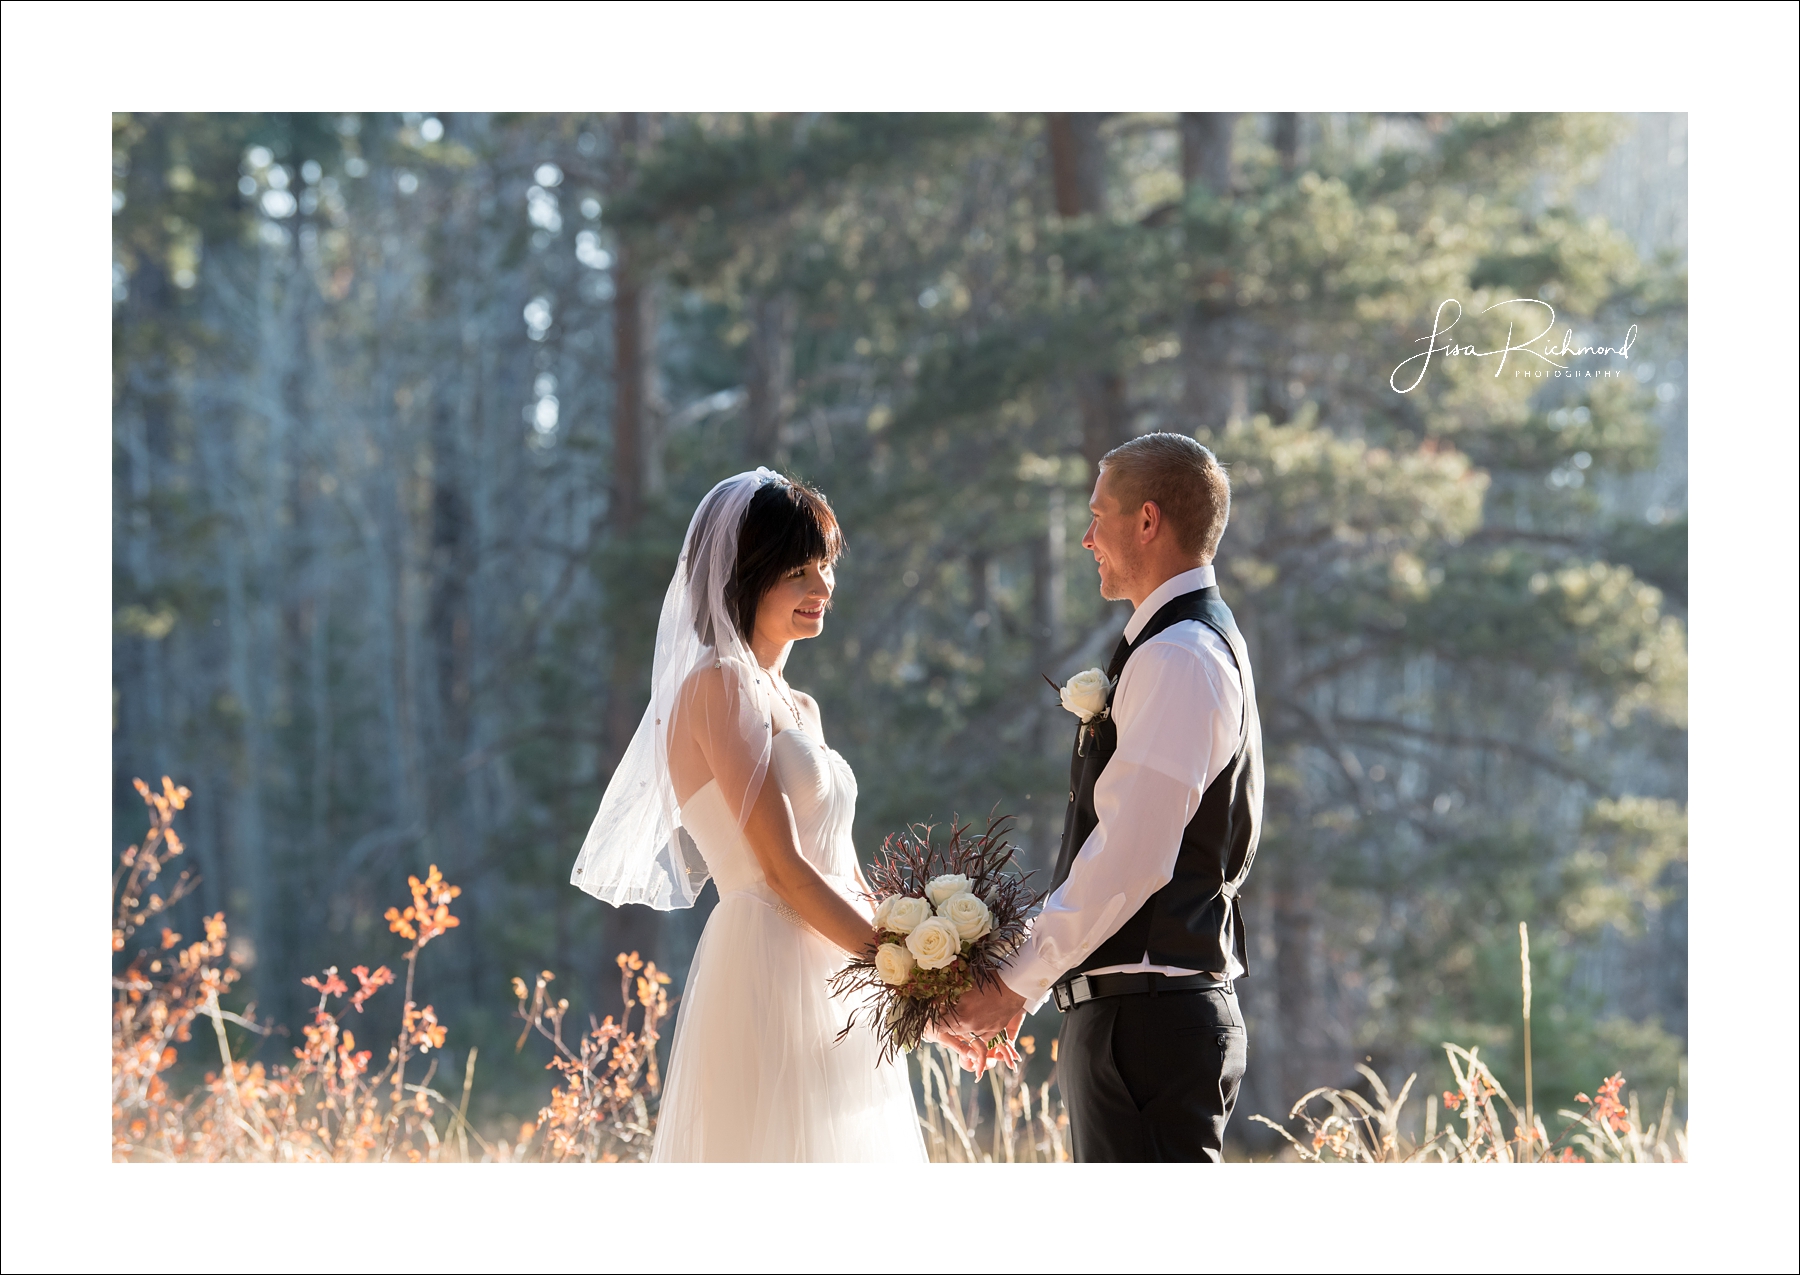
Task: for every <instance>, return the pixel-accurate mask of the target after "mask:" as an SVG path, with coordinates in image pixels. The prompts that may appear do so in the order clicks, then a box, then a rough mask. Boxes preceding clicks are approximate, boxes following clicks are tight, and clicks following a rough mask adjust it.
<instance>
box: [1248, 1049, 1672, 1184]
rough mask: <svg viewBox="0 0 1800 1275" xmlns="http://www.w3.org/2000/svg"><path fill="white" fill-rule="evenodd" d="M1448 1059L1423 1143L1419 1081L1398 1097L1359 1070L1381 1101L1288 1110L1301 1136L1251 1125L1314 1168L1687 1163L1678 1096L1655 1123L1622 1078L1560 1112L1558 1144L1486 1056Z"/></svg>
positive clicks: (1316, 1096) (1321, 1100) (1346, 1097)
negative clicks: (1417, 1107)
mask: <svg viewBox="0 0 1800 1275" xmlns="http://www.w3.org/2000/svg"><path fill="white" fill-rule="evenodd" d="M1444 1053H1445V1056H1446V1057H1448V1058H1449V1060H1450V1069H1451V1071H1452V1073H1454V1075H1455V1076H1456V1083H1457V1087H1456V1088H1455V1089H1446V1090H1445V1091H1444V1094H1443V1097H1442V1099H1441V1100H1440V1099H1438V1098H1437V1097H1436V1096H1435V1095H1433V1096H1431V1097H1428V1098H1426V1100H1425V1130H1424V1136H1423V1137H1421V1138H1420V1139H1418V1140H1417V1141H1414V1140H1412V1139H1410V1138H1408V1137H1407V1136H1406V1135H1404V1134H1403V1133H1402V1132H1401V1131H1400V1113H1401V1110H1402V1108H1404V1107H1405V1105H1406V1099H1407V1096H1408V1095H1409V1094H1410V1092H1411V1090H1412V1087H1413V1083H1414V1081H1415V1080H1417V1079H1418V1077H1417V1075H1416V1073H1415V1074H1414V1075H1411V1076H1408V1077H1407V1078H1406V1083H1405V1084H1403V1085H1401V1086H1400V1092H1399V1093H1398V1094H1396V1095H1393V1096H1390V1095H1389V1093H1388V1089H1387V1086H1386V1085H1384V1084H1383V1083H1382V1081H1381V1077H1379V1076H1377V1075H1376V1074H1375V1073H1374V1071H1372V1070H1370V1069H1369V1068H1368V1067H1364V1066H1360V1065H1359V1066H1358V1067H1357V1070H1358V1071H1360V1072H1361V1073H1362V1074H1363V1076H1364V1078H1365V1079H1367V1080H1368V1082H1369V1086H1370V1088H1371V1089H1372V1090H1373V1091H1374V1095H1375V1100H1374V1101H1373V1102H1371V1101H1369V1100H1368V1099H1367V1098H1364V1097H1363V1096H1362V1095H1361V1094H1359V1093H1356V1092H1355V1091H1354V1090H1349V1089H1335V1088H1321V1089H1315V1090H1313V1091H1312V1092H1311V1093H1309V1094H1307V1095H1306V1096H1305V1097H1303V1098H1302V1099H1300V1101H1299V1102H1297V1103H1295V1104H1294V1106H1293V1108H1292V1110H1290V1111H1289V1112H1288V1122H1289V1123H1290V1124H1291V1123H1293V1122H1294V1121H1298V1122H1299V1123H1300V1125H1301V1131H1300V1136H1299V1137H1296V1136H1295V1135H1294V1133H1292V1132H1290V1131H1289V1130H1288V1128H1286V1127H1284V1126H1283V1125H1281V1124H1277V1123H1276V1122H1275V1121H1273V1120H1271V1119H1269V1118H1268V1117H1267V1116H1261V1115H1258V1116H1252V1117H1251V1119H1253V1120H1256V1121H1259V1122H1260V1123H1262V1124H1265V1125H1268V1126H1269V1127H1270V1128H1271V1129H1273V1130H1275V1131H1276V1132H1277V1133H1279V1134H1280V1135H1281V1136H1282V1137H1283V1138H1286V1139H1287V1140H1288V1142H1289V1143H1290V1144H1291V1146H1292V1148H1293V1151H1294V1153H1295V1154H1296V1155H1298V1157H1299V1158H1300V1159H1301V1160H1303V1161H1306V1162H1308V1163H1312V1164H1333V1163H1336V1164H1397V1163H1417V1162H1421V1161H1423V1162H1436V1163H1447V1164H1495V1163H1498V1164H1542V1163H1561V1164H1582V1163H1604V1162H1611V1163H1627V1164H1651V1163H1661V1164H1668V1163H1679V1162H1682V1161H1685V1160H1686V1159H1687V1130H1686V1128H1685V1127H1683V1126H1682V1125H1681V1124H1679V1123H1678V1122H1677V1121H1676V1119H1675V1091H1674V1090H1673V1089H1671V1090H1669V1091H1668V1093H1667V1094H1666V1095H1665V1096H1664V1098H1663V1104H1662V1113H1661V1115H1660V1116H1659V1117H1658V1119H1657V1120H1656V1121H1654V1122H1653V1123H1651V1124H1648V1125H1646V1124H1645V1123H1644V1122H1643V1119H1642V1116H1641V1115H1640V1113H1639V1110H1638V1098H1637V1095H1636V1094H1635V1093H1632V1094H1628V1095H1627V1096H1626V1099H1625V1101H1624V1102H1621V1101H1620V1099H1619V1095H1620V1091H1621V1090H1622V1089H1623V1088H1624V1084H1625V1078H1624V1076H1622V1075H1619V1074H1618V1073H1616V1072H1615V1073H1614V1074H1613V1075H1612V1076H1610V1077H1608V1078H1607V1079H1606V1080H1605V1081H1603V1082H1601V1084H1600V1086H1599V1087H1598V1088H1597V1089H1596V1090H1595V1096H1594V1097H1593V1098H1589V1097H1588V1096H1587V1095H1586V1094H1576V1095H1575V1102H1576V1103H1577V1104H1581V1106H1582V1108H1583V1109H1580V1110H1577V1109H1571V1108H1565V1109H1562V1110H1560V1111H1558V1112H1557V1115H1558V1116H1559V1117H1561V1118H1562V1120H1563V1127H1562V1129H1561V1131H1560V1132H1558V1133H1557V1134H1556V1136H1554V1137H1552V1136H1551V1135H1550V1132H1549V1131H1548V1130H1547V1129H1546V1128H1545V1127H1544V1121H1543V1119H1542V1118H1541V1117H1538V1116H1536V1115H1535V1114H1534V1115H1533V1116H1531V1117H1530V1118H1529V1119H1528V1118H1527V1116H1526V1114H1525V1113H1524V1112H1522V1111H1520V1110H1519V1108H1518V1107H1517V1106H1516V1105H1514V1103H1513V1100H1512V1098H1511V1097H1509V1096H1508V1095H1507V1092H1506V1090H1505V1088H1504V1087H1503V1086H1502V1085H1501V1084H1500V1082H1499V1080H1498V1079H1496V1078H1495V1076H1494V1073H1493V1072H1492V1071H1490V1070H1489V1069H1488V1066H1487V1064H1486V1063H1484V1062H1482V1061H1481V1059H1480V1058H1479V1057H1478V1053H1479V1051H1478V1050H1474V1049H1464V1048H1462V1047H1461V1046H1460V1045H1452V1044H1448V1043H1446V1044H1445V1045H1444ZM1496 1100H1498V1102H1499V1106H1498V1107H1496V1105H1495V1102H1496ZM1440 1101H1441V1102H1442V1108H1443V1110H1444V1112H1445V1113H1446V1115H1445V1119H1444V1124H1443V1127H1442V1128H1439V1127H1438V1121H1437V1114H1438V1111H1439V1106H1438V1104H1439V1102H1440ZM1315 1104H1318V1106H1317V1107H1315ZM1502 1110H1504V1112H1505V1115H1504V1116H1502V1114H1501V1112H1502ZM1459 1125H1460V1128H1459ZM1508 1129H1510V1130H1511V1132H1510V1133H1509V1132H1508Z"/></svg>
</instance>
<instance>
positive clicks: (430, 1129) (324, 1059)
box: [112, 778, 492, 1161]
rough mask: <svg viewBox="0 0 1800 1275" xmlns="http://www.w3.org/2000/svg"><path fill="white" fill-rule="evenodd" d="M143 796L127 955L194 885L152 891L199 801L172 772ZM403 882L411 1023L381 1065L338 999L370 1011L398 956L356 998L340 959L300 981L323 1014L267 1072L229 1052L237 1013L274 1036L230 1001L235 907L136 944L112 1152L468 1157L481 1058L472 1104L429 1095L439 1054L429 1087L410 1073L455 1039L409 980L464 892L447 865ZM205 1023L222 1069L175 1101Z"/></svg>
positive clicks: (123, 982)
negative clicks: (191, 930)
mask: <svg viewBox="0 0 1800 1275" xmlns="http://www.w3.org/2000/svg"><path fill="white" fill-rule="evenodd" d="M137 790H138V793H139V795H141V796H142V797H143V799H144V803H145V806H146V807H147V808H148V809H149V812H150V830H149V832H148V833H147V834H146V835H145V837H144V840H143V841H142V842H141V843H140V844H138V845H134V846H131V847H129V848H128V849H127V850H126V851H125V852H124V853H123V854H122V855H121V856H120V862H119V868H118V872H117V873H116V875H115V876H114V879H113V894H114V919H113V932H112V946H113V951H114V952H115V953H122V952H124V950H125V947H126V945H127V944H128V943H129V941H130V940H131V939H132V938H133V937H134V936H135V935H136V934H137V932H138V930H139V929H140V928H141V927H142V926H144V925H145V924H146V923H147V922H148V921H149V919H150V918H151V917H153V916H156V915H158V914H160V913H163V912H166V911H167V910H168V908H169V907H170V906H171V905H172V904H174V903H175V902H176V901H177V900H179V899H180V898H181V897H183V896H184V895H185V894H187V893H188V892H189V891H190V890H191V889H192V888H193V886H194V884H195V881H194V879H193V878H191V877H190V876H189V875H188V874H186V873H183V874H182V875H181V877H180V878H179V879H178V880H177V881H176V882H175V885H174V887H173V888H172V889H170V891H169V893H168V896H167V897H166V898H164V897H161V896H159V895H157V894H153V893H150V892H149V887H150V885H151V883H153V882H155V881H156V880H157V879H158V878H159V877H160V876H161V875H162V874H163V873H164V871H165V869H166V867H167V865H168V862H169V860H170V859H172V858H174V857H175V856H177V855H179V854H180V853H181V852H182V848H183V847H182V844H181V840H180V838H179V837H178V836H177V835H176V833H175V830H174V828H173V826H172V824H173V821H174V816H175V813H176V812H177V811H180V810H182V809H183V808H184V807H185V806H186V804H187V800H188V798H189V796H190V795H191V794H190V793H189V792H188V790H187V789H186V788H179V787H176V786H175V784H174V783H172V782H171V781H170V780H168V779H167V778H165V779H164V780H163V786H162V791H161V792H157V791H155V790H153V789H151V788H150V787H149V785H147V784H145V783H144V782H142V781H141V780H140V781H138V783H137ZM407 884H408V886H409V887H410V890H411V894H412V902H411V904H410V905H409V906H408V907H407V908H406V909H405V910H404V911H402V910H401V909H399V908H390V909H388V914H387V915H388V922H389V928H390V929H391V930H392V931H393V932H394V933H396V934H400V935H401V936H402V937H404V938H406V939H408V940H409V941H410V942H411V947H410V949H409V950H408V951H407V952H406V954H405V959H406V961H407V976H406V1000H405V1004H404V1005H403V1006H402V1010H401V1030H400V1033H399V1035H398V1037H397V1038H396V1039H395V1041H394V1043H393V1044H392V1045H390V1046H389V1048H388V1051H387V1057H388V1061H387V1065H386V1066H385V1067H383V1068H381V1069H380V1070H379V1071H377V1072H373V1073H371V1071H370V1067H371V1065H372V1063H373V1061H374V1057H375V1054H374V1051H373V1050H371V1049H367V1048H358V1045H357V1039H356V1034H355V1033H354V1032H352V1031H350V1030H348V1029H346V1028H345V1027H344V1026H343V1024H342V1023H341V1022H340V1019H339V1015H340V1014H341V1012H342V1008H343V1006H342V1004H341V1003H340V1004H338V1005H336V1006H335V1007H334V1005H333V1002H345V1001H347V1002H348V1004H349V1006H350V1007H351V1008H353V1009H354V1010H356V1012H357V1013H359V1014H360V1013H362V1012H363V1008H364V1006H365V1005H366V1003H367V1002H368V1001H369V999H370V998H371V997H372V996H374V995H375V994H376V993H377V992H379V991H380V990H381V989H382V988H384V987H387V986H388V985H390V984H392V983H394V982H396V979H395V976H394V973H393V971H392V970H390V969H389V968H388V967H387V966H386V965H382V966H378V967H377V968H376V969H375V970H374V972H373V973H371V972H370V970H369V967H368V966H366V965H358V966H355V967H354V968H353V969H352V970H351V973H352V974H354V975H355V976H356V980H357V984H358V987H357V990H356V991H355V992H354V993H352V992H351V991H350V988H349V985H348V984H347V983H346V982H345V981H344V979H343V978H341V977H340V976H339V974H338V969H337V967H336V966H331V967H330V968H328V969H325V970H323V971H321V972H320V973H319V974H314V975H309V976H308V977H306V978H304V979H302V980H301V982H302V984H303V985H305V986H306V987H309V988H311V989H312V990H314V991H316V992H317V993H318V994H319V1001H318V1004H317V1006H315V1007H314V1010H313V1020H312V1022H311V1023H310V1024H308V1025H306V1026H305V1027H303V1028H302V1029H301V1036H302V1038H303V1041H304V1043H303V1044H301V1045H299V1046H297V1047H296V1048H295V1049H294V1050H293V1054H294V1061H293V1062H292V1063H285V1064H274V1065H271V1064H266V1063H263V1062H260V1061H253V1060H247V1059H237V1058H233V1057H232V1053H231V1046H230V1042H229V1040H228V1039H227V1037H226V1033H225V1024H226V1023H227V1022H232V1023H235V1024H237V1025H239V1026H241V1027H244V1028H247V1029H249V1030H251V1031H253V1032H256V1033H258V1034H261V1035H265V1036H266V1035H267V1034H268V1033H269V1030H270V1029H269V1028H268V1026H267V1025H266V1024H262V1023H258V1022H257V1021H256V1020H255V1018H254V1017H253V1016H251V1015H250V1011H248V1010H246V1011H245V1013H244V1014H241V1015H240V1014H235V1013H231V1012H229V1011H227V1010H225V1009H224V1007H223V1006H222V1005H221V1004H220V1000H221V998H222V996H223V995H224V994H225V993H226V992H227V991H228V989H230V988H231V986H232V985H233V984H235V983H236V982H237V981H238V970H237V969H236V967H235V965H234V963H233V962H232V961H231V960H228V959H226V939H227V937H228V931H227V927H226V924H225V917H224V914H223V913H219V914H215V915H213V916H210V917H207V918H206V919H205V922H204V924H205V937H204V938H202V939H200V940H198V941H197V942H193V943H189V944H186V945H185V946H183V943H182V937H181V935H179V934H177V933H175V932H174V931H173V930H171V929H169V928H168V927H166V926H165V927H163V929H162V932H161V935H160V938H159V940H158V942H157V943H156V944H155V946H154V947H147V948H145V949H143V950H141V951H139V952H138V953H137V955H136V956H135V957H133V958H131V960H130V961H129V963H128V964H127V965H126V966H125V967H124V968H123V969H122V970H121V971H120V972H119V973H118V974H117V975H115V977H114V979H113V986H114V989H115V993H116V995H115V998H114V1005H113V1154H114V1158H115V1159H119V1160H287V1161H334V1160H335V1161H343V1160H374V1159H383V1160H387V1159H405V1160H408V1161H424V1160H437V1159H440V1158H443V1157H444V1155H445V1152H446V1147H447V1146H448V1145H449V1144H450V1143H451V1142H452V1140H454V1143H455V1145H456V1147H457V1148H458V1149H459V1150H460V1152H461V1155H462V1158H465V1159H466V1158H468V1139H469V1137H470V1136H474V1137H475V1138H476V1140H477V1142H480V1141H481V1139H480V1137H479V1135H476V1134H474V1131H473V1130H472V1129H469V1128H468V1127H467V1122H468V1099H469V1086H470V1084H471V1083H472V1081H473V1062H474V1051H472V1050H471V1051H470V1055H469V1064H470V1065H469V1067H467V1068H465V1072H464V1078H463V1079H464V1084H463V1095H462V1102H461V1104H460V1106H456V1105H453V1104H452V1103H451V1102H450V1101H449V1100H448V1099H447V1098H445V1097H444V1095H443V1094H442V1093H440V1092H439V1091H438V1090H436V1089H434V1088H432V1086H431V1080H432V1076H433V1075H434V1074H435V1072H436V1070H437V1062H436V1060H435V1059H434V1060H433V1061H432V1063H431V1066H430V1067H429V1068H428V1069H427V1070H426V1072H425V1074H424V1076H423V1077H421V1078H420V1080H419V1081H418V1082H417V1083H410V1082H409V1081H408V1080H407V1078H406V1065H407V1061H408V1059H409V1058H410V1056H411V1055H412V1054H413V1053H414V1052H415V1051H416V1052H417V1053H419V1054H421V1055H424V1054H429V1053H430V1052H431V1051H432V1050H441V1049H442V1048H443V1046H444V1042H445V1041H446V1039H447V1038H448V1033H449V1029H448V1027H447V1026H446V1025H445V1024H443V1023H441V1022H439V1021H438V1018H437V1014H436V1011H435V1010H434V1009H433V1008H432V1007H431V1006H430V1005H426V1006H423V1007H420V1006H418V1005H417V1004H416V1003H415V1002H414V1000H413V977H414V974H415V973H416V965H417V959H418V954H419V951H420V949H422V948H423V947H424V946H425V945H426V944H427V943H429V942H431V941H432V940H433V939H435V938H438V937H440V936H441V935H443V934H446V933H448V932H449V931H450V930H452V929H454V928H456V926H457V924H458V920H457V918H456V917H455V916H453V915H452V914H451V912H450V903H451V901H452V900H454V899H455V898H456V897H457V896H458V895H460V894H461V893H462V891H461V890H460V889H458V888H457V887H456V886H453V885H451V884H449V883H448V882H446V881H445V880H444V878H443V875H442V874H441V873H440V872H439V871H438V869H437V866H436V865H435V864H434V865H432V867H431V869H430V871H429V872H428V873H427V874H426V878H425V880H424V881H420V880H419V879H418V878H417V877H410V878H408V881H407ZM200 1017H205V1018H208V1019H210V1020H211V1023H212V1027H213V1035H214V1038H215V1041H216V1043H217V1046H218V1051H219V1063H220V1065H219V1067H218V1069H217V1070H216V1071H211V1072H208V1073H207V1074H206V1077H205V1082H204V1083H203V1084H202V1085H201V1087H200V1088H199V1089H197V1090H195V1091H194V1092H193V1093H191V1094H189V1095H187V1096H185V1097H181V1098H177V1097H176V1096H175V1095H174V1094H172V1093H171V1092H170V1089H169V1086H168V1084H167V1083H166V1079H165V1073H166V1072H167V1071H168V1070H169V1068H170V1067H172V1066H173V1065H174V1063H175V1061H176V1054H177V1048H176V1047H177V1046H178V1045H180V1044H182V1043H185V1042H188V1041H190V1040H192V1039H193V1028H194V1023H195V1020H196V1019H198V1018H200ZM384 1091H385V1092H384ZM440 1124H441V1125H442V1128H441V1130H440V1128H439V1126H440ZM482 1145H483V1147H484V1149H486V1150H489V1151H491V1150H492V1148H490V1147H487V1145H486V1144H485V1143H483V1144H482Z"/></svg>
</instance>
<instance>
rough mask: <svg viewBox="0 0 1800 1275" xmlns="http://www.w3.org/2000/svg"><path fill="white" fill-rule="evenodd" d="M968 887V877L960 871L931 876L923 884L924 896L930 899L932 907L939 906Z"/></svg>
mask: <svg viewBox="0 0 1800 1275" xmlns="http://www.w3.org/2000/svg"><path fill="white" fill-rule="evenodd" d="M968 889H969V878H968V877H966V876H964V875H963V874H962V873H960V872H950V873H946V874H945V875H943V876H941V877H933V878H932V879H931V880H930V881H928V882H926V884H925V897H926V898H928V899H930V900H931V904H932V906H933V907H938V908H941V907H943V906H944V904H946V903H948V902H949V901H950V900H951V899H954V898H955V897H956V896H957V895H959V894H963V893H965V892H966V891H967V890H968Z"/></svg>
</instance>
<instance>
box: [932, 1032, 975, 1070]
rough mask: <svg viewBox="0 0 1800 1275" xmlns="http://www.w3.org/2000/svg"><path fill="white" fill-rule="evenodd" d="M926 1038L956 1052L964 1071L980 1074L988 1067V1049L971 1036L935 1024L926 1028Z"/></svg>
mask: <svg viewBox="0 0 1800 1275" xmlns="http://www.w3.org/2000/svg"><path fill="white" fill-rule="evenodd" d="M924 1039H925V1040H928V1041H930V1042H931V1043H932V1044H934V1045H942V1046H943V1047H944V1048H945V1049H948V1050H950V1051H951V1052H952V1053H954V1054H955V1055H956V1059H957V1062H958V1063H960V1064H961V1066H962V1069H963V1070H964V1071H972V1072H975V1073H977V1074H980V1073H982V1072H985V1071H986V1070H987V1068H988V1053H987V1050H986V1049H984V1048H983V1047H982V1045H981V1044H980V1043H979V1042H978V1041H975V1040H973V1039H971V1038H970V1037H967V1036H962V1035H958V1034H957V1033H956V1032H953V1031H950V1030H949V1029H947V1028H944V1027H940V1026H936V1025H933V1026H931V1027H927V1028H926V1029H925V1035H924Z"/></svg>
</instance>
